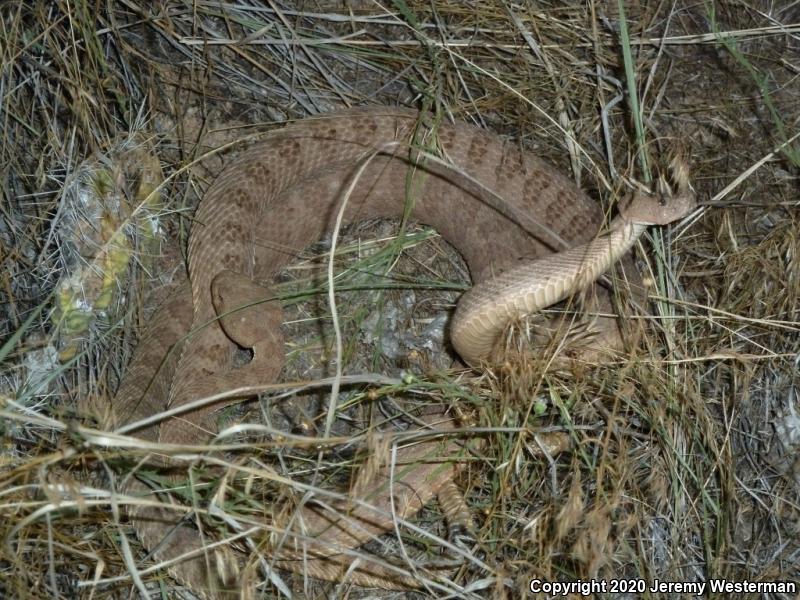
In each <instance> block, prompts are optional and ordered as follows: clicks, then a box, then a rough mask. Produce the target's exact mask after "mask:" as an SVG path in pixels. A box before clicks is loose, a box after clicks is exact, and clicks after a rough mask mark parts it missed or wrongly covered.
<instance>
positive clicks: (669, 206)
mask: <svg viewBox="0 0 800 600" xmlns="http://www.w3.org/2000/svg"><path fill="white" fill-rule="evenodd" d="M670 175H671V177H670V179H671V183H672V185H670V182H668V181H667V179H666V178H665V177H663V176H662V177H659V179H658V191H657V192H656V193H651V192H644V191H641V190H635V191H633V192H631V193H629V194H628V195H627V196H626V197H625V198H623V199H622V200H621V201H620V205H619V212H620V215H622V217H623V218H625V219H626V220H628V221H632V222H634V223H640V224H642V225H667V224H669V223H672V222H673V221H677V220H678V219H681V218H683V217H685V216H686V215H688V214H689V213H690V212H692V211H693V210H694V209H695V208H697V200H696V198H695V193H694V190H693V189H692V187H691V185H689V177H688V171H687V169H686V164H685V163H684V162H683V161H682V160H680V159H679V158H676V159H675V160H673V161H672V163H671V164H670Z"/></svg>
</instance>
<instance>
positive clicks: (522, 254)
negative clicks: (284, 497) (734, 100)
mask: <svg viewBox="0 0 800 600" xmlns="http://www.w3.org/2000/svg"><path fill="white" fill-rule="evenodd" d="M430 126H431V124H430V123H427V124H426V125H423V126H420V115H419V114H418V113H415V112H410V111H403V110H397V109H367V110H349V111H343V112H338V113H331V114H327V115H321V116H319V117H315V118H313V119H306V120H304V121H301V122H298V123H295V124H292V125H289V126H287V127H285V128H283V129H281V130H278V131H275V132H273V133H271V134H269V135H268V136H267V138H266V139H265V140H264V141H263V142H261V143H259V144H258V145H256V146H253V147H252V148H250V149H248V150H246V151H244V152H243V153H242V154H240V155H239V156H238V157H237V158H236V159H235V160H233V161H232V162H231V164H230V165H229V166H228V167H227V168H226V169H225V171H224V172H223V173H222V175H221V176H220V177H219V178H218V179H217V180H216V181H215V182H214V184H213V185H212V186H211V187H210V189H209V190H208V192H207V193H206V195H205V197H204V199H203V201H202V202H201V204H200V207H199V208H198V210H197V214H196V216H195V220H194V223H193V226H192V233H191V238H190V243H189V280H190V281H191V284H190V285H191V289H189V286H187V285H184V286H182V288H181V290H180V291H178V292H176V294H175V295H173V297H172V298H171V299H170V300H168V301H167V302H166V303H165V304H164V305H163V306H162V307H161V308H160V309H159V311H158V312H157V314H156V316H155V317H154V318H153V320H152V321H151V323H150V325H149V327H148V328H147V330H146V331H145V333H144V335H143V337H142V340H141V342H140V345H139V347H138V349H137V352H136V354H135V357H134V360H133V362H132V364H131V366H130V368H129V370H128V373H127V375H126V377H125V379H124V380H123V383H122V385H121V387H120V390H119V391H118V393H117V396H116V398H115V411H116V414H117V415H118V416H119V423H120V425H122V424H124V423H131V422H134V421H137V420H139V419H142V418H145V417H148V416H151V415H153V414H158V413H160V412H163V411H164V410H165V409H167V408H174V407H177V406H181V405H182V404H184V403H186V402H189V401H191V400H194V399H197V398H201V397H207V396H210V395H212V394H214V393H217V392H220V391H224V390H226V389H229V388H232V387H239V386H242V385H251V384H252V385H255V384H265V383H269V382H271V381H274V380H275V379H276V378H277V376H278V374H279V371H280V370H281V367H282V364H283V349H282V348H283V346H282V337H281V333H280V323H281V310H280V307H279V306H278V305H277V303H276V302H274V301H270V302H263V300H264V299H269V298H271V293H270V292H269V289H268V286H269V283H270V280H271V278H272V276H273V275H274V274H275V273H276V272H277V271H278V270H279V269H280V268H281V267H283V266H284V265H285V264H286V263H287V262H288V261H289V260H291V259H292V258H293V257H294V256H296V254H297V253H298V252H299V251H300V250H302V249H303V248H304V247H305V246H307V245H308V244H309V243H310V242H312V241H314V240H316V239H318V238H319V237H321V235H322V234H323V233H324V232H326V231H329V230H331V229H332V226H333V224H334V222H335V221H336V217H337V212H338V208H339V207H340V206H341V202H342V197H343V195H344V193H345V191H346V190H347V188H348V186H349V185H350V184H351V183H354V186H355V187H354V188H353V190H352V193H350V194H349V199H348V202H347V205H346V210H345V211H344V218H343V222H344V223H349V222H353V221H356V220H360V219H364V218H367V217H376V216H385V217H388V216H396V215H397V214H399V213H400V212H401V211H402V209H403V206H404V203H405V202H406V200H407V197H406V196H407V190H408V189H409V188H410V189H413V190H414V198H413V208H412V210H411V217H412V218H414V219H415V220H417V221H420V222H424V223H426V224H428V225H431V226H433V227H435V228H436V229H437V230H438V231H439V233H440V234H441V235H442V236H443V237H444V238H445V239H446V240H448V241H449V242H450V243H452V244H453V245H454V246H455V247H456V249H457V250H458V251H459V252H460V253H461V254H462V255H463V257H464V259H465V260H466V262H467V264H468V266H469V269H470V273H471V276H472V279H473V282H474V283H475V284H476V287H474V288H473V291H472V292H469V293H468V294H467V295H465V300H464V301H463V302H462V304H461V305H460V309H459V314H457V315H456V317H455V322H454V324H453V326H452V340H453V343H454V345H455V347H456V350H457V351H458V352H459V353H460V354H461V356H462V358H464V359H465V360H466V361H467V362H468V363H470V364H473V365H475V364H477V363H478V362H480V361H481V360H482V359H483V358H485V357H486V356H487V353H488V352H489V351H490V350H491V347H492V345H493V343H494V338H495V337H496V334H497V333H499V332H500V331H501V330H502V328H503V327H504V326H505V324H506V323H507V322H508V321H509V320H510V319H512V318H514V317H515V316H517V315H518V314H521V313H525V312H530V311H531V310H537V309H538V308H539V307H541V306H544V305H546V304H549V303H552V302H555V301H557V300H558V299H560V298H563V297H565V296H567V295H569V294H570V293H572V292H573V291H574V290H575V288H576V285H578V284H580V285H582V286H585V285H588V284H589V283H590V281H591V280H594V279H595V278H596V277H597V276H598V275H599V274H601V273H602V272H603V271H604V270H606V268H607V267H608V265H609V264H610V262H611V261H613V260H615V259H616V258H617V257H619V256H620V255H621V254H622V253H624V252H625V251H627V249H628V248H630V246H631V244H632V243H633V242H634V241H635V239H636V238H637V237H638V235H639V234H640V233H641V231H642V230H643V229H644V227H645V226H646V225H649V224H662V223H667V222H670V221H672V220H674V219H676V218H678V217H680V216H682V215H684V214H685V213H686V212H688V210H689V209H690V208H691V207H692V206H693V205H694V203H693V198H692V197H691V195H690V194H688V193H684V194H681V195H679V196H677V197H676V198H673V199H672V200H671V201H670V203H669V204H668V205H664V204H663V200H662V199H660V198H655V197H648V196H646V195H643V194H634V196H633V197H632V199H631V201H630V202H629V203H628V204H627V205H626V206H625V207H624V208H623V210H621V216H620V217H618V218H617V220H616V221H615V222H614V224H613V226H612V228H611V229H612V233H611V234H610V235H609V236H607V237H600V238H596V237H595V236H596V233H597V230H598V227H599V226H600V224H602V222H603V215H602V213H601V211H600V210H599V208H598V206H597V204H596V203H595V202H593V201H592V200H590V199H589V198H588V197H587V196H586V195H585V194H584V193H583V192H582V191H581V190H580V189H579V188H578V187H577V186H576V185H575V184H574V183H573V182H571V181H570V180H569V179H567V178H565V177H564V176H563V175H561V174H559V173H558V172H557V171H556V170H554V169H553V168H552V167H551V166H549V165H547V164H546V163H544V162H543V161H541V160H540V159H538V158H537V157H535V156H533V155H532V154H530V153H528V152H525V151H523V150H521V149H520V148H519V147H518V146H517V145H516V144H515V143H514V142H511V141H507V140H503V139H501V138H500V137H497V136H494V135H489V134H487V133H485V132H483V131H481V130H479V129H476V128H473V127H469V126H466V125H458V124H456V125H451V124H445V123H439V124H438V125H434V128H435V134H436V135H435V137H434V138H430V137H428V138H426V135H427V134H428V133H430V132H429V130H427V129H425V127H430ZM415 132H416V136H415ZM412 139H413V140H414V141H413V143H412ZM432 139H435V140H436V143H437V144H438V154H439V155H440V156H442V157H443V160H444V161H445V162H447V163H450V164H451V165H453V166H454V169H448V168H445V167H443V166H442V164H441V163H439V162H437V161H435V160H433V159H431V158H426V156H427V155H425V154H423V153H422V152H421V151H420V142H421V141H426V142H430V141H431V140H432ZM412 163H415V168H414V169H409V165H410V164H412ZM358 169H361V172H360V173H359V174H358V176H357V177H356V178H355V179H354V176H355V173H356V171H357V170H358ZM412 171H415V175H414V182H413V184H412V185H411V186H408V185H407V183H408V179H407V178H408V177H409V174H410V173H411V172H412ZM543 224H544V225H545V227H543V226H542V225H543ZM564 244H566V245H569V246H572V247H573V249H572V250H570V251H569V252H564V253H562V254H560V255H558V258H554V257H555V255H553V252H554V251H563V250H565V247H564ZM612 248H613V249H614V250H613V252H611V251H610V249H612ZM543 257H546V258H543ZM520 259H524V260H525V261H526V262H520ZM533 259H539V260H535V261H534V262H531V261H532V260H533ZM589 264H591V265H592V267H591V268H590V269H588V271H587V269H586V266H587V265H589ZM520 267H521V269H522V270H520ZM520 273H522V275H520ZM587 273H588V274H587ZM531 277H533V279H532V280H531ZM542 277H544V280H542ZM520 284H521V285H522V286H523V288H524V290H525V291H524V293H517V292H513V291H511V292H510V294H511V295H510V296H506V298H507V299H506V300H504V299H503V298H501V297H499V296H498V293H499V292H502V293H506V292H507V291H508V290H511V289H514V288H515V287H517V288H518V287H519V285H520ZM262 285H263V286H264V287H261V286H262ZM242 306H246V307H248V308H245V309H244V310H235V309H237V308H238V307H242ZM218 316H219V317H220V318H218ZM190 330H191V331H192V335H191V336H189V337H188V339H187V338H186V337H185V336H186V333H187V332H188V331H190ZM487 334H488V335H489V338H486V337H485V336H486V335H487ZM173 346H175V348H174V349H173V351H172V352H169V350H170V348H172V347H173ZM238 347H245V348H250V349H252V353H253V358H252V361H251V362H250V363H249V364H247V365H245V366H242V367H236V366H234V362H233V355H234V354H235V351H236V349H237V348H238ZM211 410H212V409H211V408H209V407H206V408H204V409H201V410H196V411H192V412H189V413H186V414H182V415H180V416H179V417H173V418H169V419H166V420H164V421H163V422H161V424H160V427H150V428H148V429H144V430H140V431H138V432H136V434H137V435H139V436H142V437H145V438H147V439H149V440H153V441H159V442H162V443H176V444H185V443H191V444H196V443H198V441H199V440H202V439H205V438H206V437H207V436H206V434H205V433H204V432H206V431H208V429H209V421H210V419H209V414H210V411H211ZM429 421H430V422H431V424H432V425H433V426H434V427H436V425H437V423H440V427H444V428H445V429H446V428H447V427H449V425H448V424H447V421H448V419H447V418H445V417H440V418H439V419H436V418H433V419H429ZM460 451H461V447H460V446H459V445H458V444H456V443H455V442H452V441H449V442H440V441H437V440H428V441H426V442H424V443H421V444H417V445H410V446H407V447H404V448H402V449H401V450H400V452H399V453H398V460H399V462H407V463H412V464H413V463H415V462H417V461H419V460H421V459H423V458H425V457H428V458H430V456H431V455H433V454H437V455H441V456H444V457H445V459H447V457H451V458H452V457H453V456H455V454H457V453H458V452H460ZM456 469H457V466H456V464H455V462H452V461H451V462H449V463H448V462H445V463H444V465H434V466H431V465H426V464H423V465H421V466H419V467H416V468H414V469H410V470H409V471H408V472H407V473H404V474H403V475H400V476H398V480H396V481H395V482H394V485H395V489H401V488H402V489H403V490H404V493H402V494H399V495H398V496H397V497H395V498H393V500H394V504H393V505H391V503H390V502H389V501H388V499H387V497H388V493H386V492H385V493H383V494H372V495H371V496H370V498H371V499H370V503H371V504H374V505H376V508H375V510H374V511H372V512H370V511H369V510H367V509H365V508H363V506H361V505H356V504H351V505H347V506H345V507H344V512H345V513H347V514H349V519H343V520H341V521H339V522H336V523H334V525H333V526H332V524H331V519H330V516H329V515H327V514H326V513H325V511H323V510H321V509H319V508H315V507H314V504H313V503H309V504H307V505H306V507H305V508H304V509H303V511H302V514H301V516H302V520H303V521H304V523H305V529H304V531H305V532H306V533H307V535H308V537H310V538H312V539H313V538H315V536H317V534H319V536H318V540H319V541H317V542H311V543H309V544H308V545H307V546H306V547H305V549H303V548H301V547H296V548H295V547H294V546H293V545H292V543H291V542H290V543H288V544H287V546H286V547H284V548H283V549H281V550H279V551H276V552H277V556H276V557H275V562H274V563H273V564H274V565H275V566H278V567H283V568H288V569H291V570H295V571H301V572H306V573H307V574H309V575H311V576H314V577H319V578H323V579H332V580H336V579H339V578H341V577H342V576H343V574H344V573H345V572H346V571H347V568H348V567H349V566H350V563H351V562H352V561H351V560H350V559H349V558H348V557H347V556H346V554H342V550H346V549H347V548H354V547H357V546H358V545H360V544H361V543H363V542H364V541H365V540H366V539H369V538H370V537H372V536H373V535H376V534H379V533H381V532H384V531H387V530H389V529H391V528H392V514H396V515H398V516H400V517H404V518H409V517H410V516H412V515H413V514H414V513H415V512H416V511H417V510H418V509H419V508H420V507H421V506H422V505H423V504H424V503H426V502H427V501H428V500H429V499H430V498H432V497H434V496H435V495H437V494H438V493H439V492H440V491H442V490H443V489H446V488H448V486H450V485H451V481H452V478H453V476H454V475H455V473H456ZM388 479H389V471H388V469H386V468H384V469H383V470H382V471H379V472H378V473H377V474H374V475H373V476H372V478H371V479H370V481H363V480H361V481H357V482H356V485H355V486H354V487H355V488H359V489H360V492H359V495H360V496H361V497H366V496H367V495H368V494H365V492H364V488H370V486H371V488H370V489H372V490H376V489H382V487H381V486H384V487H385V486H387V485H388ZM129 481H130V484H129V488H128V489H129V490H132V491H138V492H142V491H145V490H146V489H147V488H146V487H145V486H144V485H143V484H140V483H138V482H136V480H135V479H134V478H130V480H129ZM400 484H402V485H400ZM340 508H342V507H340ZM392 511H394V512H392ZM130 514H131V517H132V520H133V522H134V525H135V528H136V530H137V532H138V534H139V536H140V537H141V539H142V540H143V542H144V543H145V545H146V546H147V547H148V548H150V549H151V550H152V551H153V553H154V555H155V556H156V558H158V559H160V560H167V559H171V558H174V557H175V556H178V555H180V554H181V553H185V552H189V551H191V550H196V549H199V548H201V547H202V540H201V537H200V536H199V534H198V533H197V531H196V530H195V529H193V528H192V527H190V526H189V525H186V524H179V525H178V524H177V523H178V521H179V520H180V518H179V515H180V514H181V513H179V512H173V511H172V510H170V509H169V508H168V507H166V506H164V507H160V508H154V507H138V508H135V509H131V510H130ZM354 523H355V524H354ZM323 531H324V533H323ZM167 534H168V535H167ZM162 538H166V539H162ZM331 548H333V549H331ZM306 553H307V554H306ZM199 554H200V556H199V557H195V558H193V559H191V560H187V561H184V562H181V563H180V564H178V565H176V566H173V567H172V568H171V572H172V574H173V575H174V576H175V577H176V578H177V579H179V580H180V581H182V582H183V583H185V584H186V585H188V586H189V587H190V588H192V589H193V590H195V591H196V592H197V593H200V594H208V595H209V596H210V597H215V598H216V597H222V595H223V594H224V591H223V589H231V590H235V589H236V588H237V587H238V586H240V585H241V581H240V578H241V575H240V574H239V573H238V572H237V564H238V562H237V560H236V559H235V557H231V556H230V554H229V553H224V552H217V553H214V552H207V553H203V552H199ZM348 577H349V580H350V581H353V582H355V583H359V584H362V585H379V586H382V587H389V588H391V587H405V586H414V585H416V584H417V582H416V580H414V579H412V578H410V577H407V576H403V575H398V574H397V573H396V572H395V571H392V570H391V569H389V570H387V569H384V568H382V567H378V566H375V565H370V564H366V565H362V566H360V567H359V566H356V568H354V569H352V570H351V571H350V572H349V573H348Z"/></svg>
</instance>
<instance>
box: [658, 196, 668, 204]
mask: <svg viewBox="0 0 800 600" xmlns="http://www.w3.org/2000/svg"><path fill="white" fill-rule="evenodd" d="M658 205H659V206H666V205H667V197H666V196H663V195H662V196H659V197H658Z"/></svg>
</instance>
